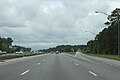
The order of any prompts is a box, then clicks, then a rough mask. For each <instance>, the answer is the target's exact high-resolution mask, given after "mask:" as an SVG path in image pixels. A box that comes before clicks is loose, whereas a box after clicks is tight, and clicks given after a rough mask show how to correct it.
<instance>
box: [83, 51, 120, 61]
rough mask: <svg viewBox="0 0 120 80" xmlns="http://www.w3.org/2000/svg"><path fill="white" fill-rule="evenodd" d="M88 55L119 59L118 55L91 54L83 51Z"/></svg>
mask: <svg viewBox="0 0 120 80" xmlns="http://www.w3.org/2000/svg"><path fill="white" fill-rule="evenodd" d="M83 54H86V55H89V56H96V57H103V58H108V59H113V60H119V61H120V57H118V55H109V54H92V53H83Z"/></svg>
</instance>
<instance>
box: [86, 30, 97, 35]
mask: <svg viewBox="0 0 120 80" xmlns="http://www.w3.org/2000/svg"><path fill="white" fill-rule="evenodd" d="M85 32H89V33H91V34H93V35H96V34H95V33H94V32H91V31H85Z"/></svg>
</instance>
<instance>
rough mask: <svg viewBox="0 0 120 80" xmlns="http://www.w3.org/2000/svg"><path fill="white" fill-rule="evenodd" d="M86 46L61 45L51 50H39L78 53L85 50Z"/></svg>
mask: <svg viewBox="0 0 120 80" xmlns="http://www.w3.org/2000/svg"><path fill="white" fill-rule="evenodd" d="M85 49H86V45H59V46H56V47H52V48H49V49H43V50H39V51H40V52H41V51H42V52H51V51H60V52H76V51H78V50H85Z"/></svg>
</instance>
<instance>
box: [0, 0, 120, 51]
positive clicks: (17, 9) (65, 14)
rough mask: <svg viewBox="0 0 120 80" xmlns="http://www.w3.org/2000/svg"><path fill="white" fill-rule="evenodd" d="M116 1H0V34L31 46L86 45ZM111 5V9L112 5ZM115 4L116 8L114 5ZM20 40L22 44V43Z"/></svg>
mask: <svg viewBox="0 0 120 80" xmlns="http://www.w3.org/2000/svg"><path fill="white" fill-rule="evenodd" d="M119 2H120V1H119V0H104V1H102V0H76V1H75V0H0V36H2V37H8V36H9V37H12V38H13V39H14V41H15V42H14V44H19V45H23V46H27V47H29V46H30V47H32V48H33V49H38V48H48V47H51V46H56V45H59V44H86V42H87V41H88V40H90V39H94V37H95V35H92V34H90V33H86V32H85V31H86V30H89V31H92V32H94V33H96V34H97V33H99V31H101V30H102V29H103V28H104V27H106V26H105V25H104V22H105V21H106V20H107V19H106V16H105V15H102V14H95V13H94V12H95V11H103V12H106V13H108V14H110V12H111V11H112V10H113V9H114V8H115V7H114V5H115V3H116V4H117V3H119ZM113 7H114V8H113ZM116 7H120V5H119V4H117V6H116ZM22 42H23V43H22Z"/></svg>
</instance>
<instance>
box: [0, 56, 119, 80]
mask: <svg viewBox="0 0 120 80" xmlns="http://www.w3.org/2000/svg"><path fill="white" fill-rule="evenodd" d="M119 74H120V68H118V67H115V66H112V65H111V66H109V65H107V64H103V63H100V62H99V61H94V60H91V59H88V58H87V57H84V56H80V57H79V58H76V57H74V56H71V55H66V54H49V55H45V56H39V57H35V58H32V59H28V60H22V61H19V62H14V63H11V64H6V65H4V66H0V80H119V79H120V77H119ZM6 76H7V77H6Z"/></svg>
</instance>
